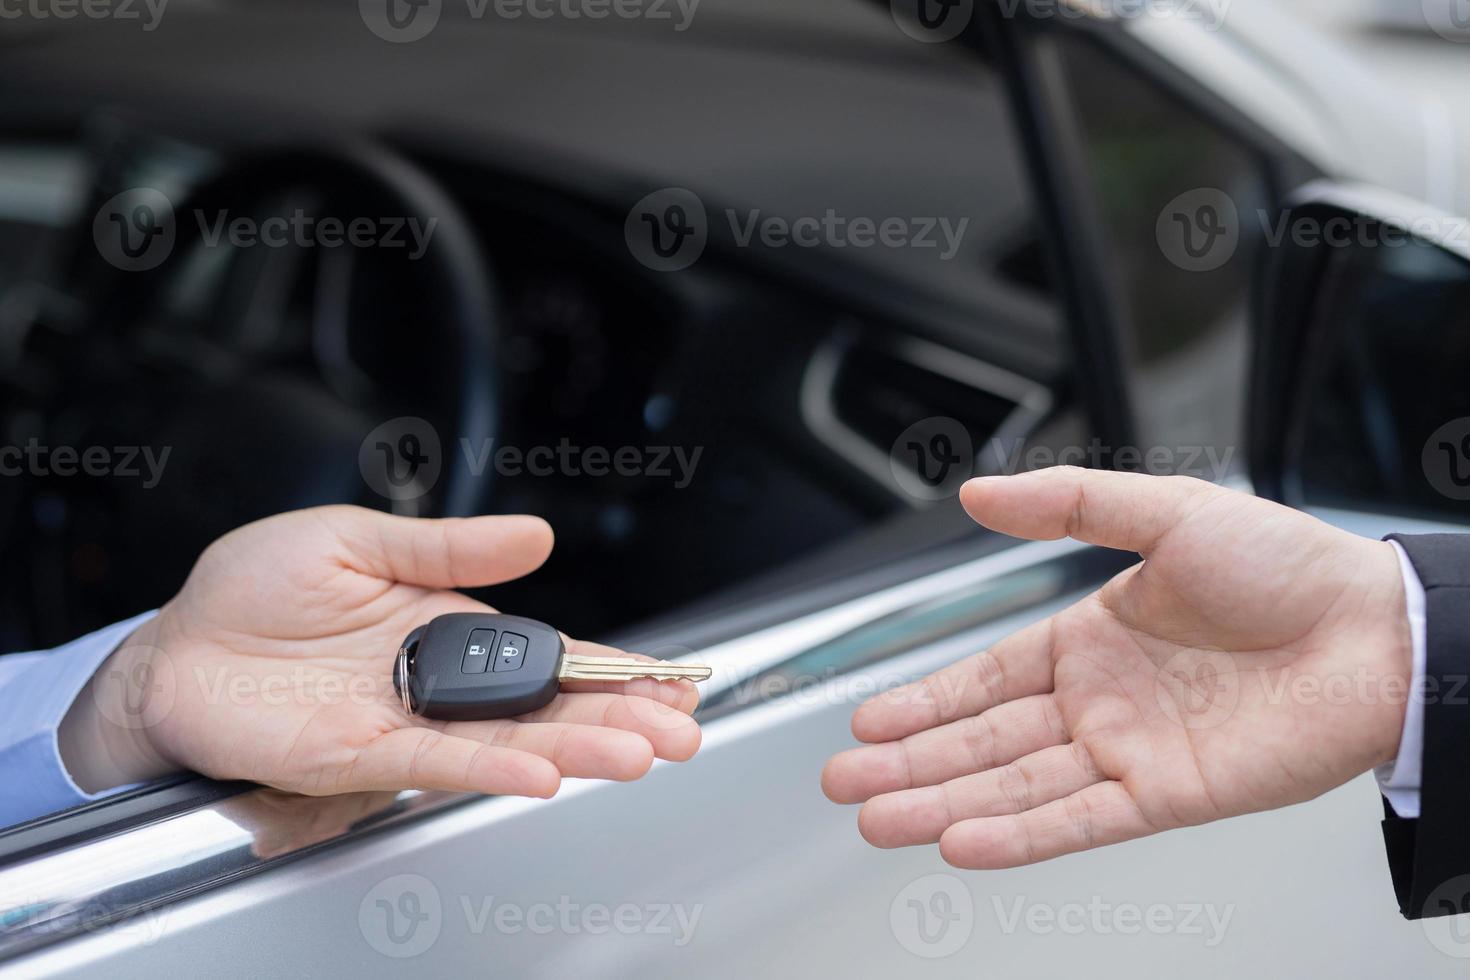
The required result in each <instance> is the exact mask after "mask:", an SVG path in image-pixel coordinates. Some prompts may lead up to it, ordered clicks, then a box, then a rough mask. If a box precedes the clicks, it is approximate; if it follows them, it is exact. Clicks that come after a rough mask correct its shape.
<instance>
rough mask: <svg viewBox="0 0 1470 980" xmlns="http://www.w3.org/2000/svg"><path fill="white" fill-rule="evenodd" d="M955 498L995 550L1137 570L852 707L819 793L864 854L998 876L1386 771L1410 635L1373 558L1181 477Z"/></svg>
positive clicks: (1382, 546)
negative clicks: (933, 856)
mask: <svg viewBox="0 0 1470 980" xmlns="http://www.w3.org/2000/svg"><path fill="white" fill-rule="evenodd" d="M962 500H963V502H964V504H965V507H966V509H967V510H968V511H969V512H970V514H971V516H973V517H974V518H975V519H976V520H977V521H979V522H980V523H982V524H984V525H986V526H987V527H990V528H993V529H995V530H998V531H1002V532H1005V533H1008V534H1013V535H1016V536H1018V537H1024V538H1033V539H1055V538H1060V537H1066V536H1070V537H1074V538H1077V539H1079V540H1082V541H1086V542H1089V543H1092V544H1098V545H1102V546H1105V547H1112V548H1120V549H1124V550H1129V551H1137V552H1139V553H1141V554H1142V555H1143V557H1144V559H1145V560H1144V561H1143V563H1142V564H1139V565H1136V566H1134V567H1132V568H1130V569H1128V570H1126V571H1124V572H1122V573H1121V574H1119V575H1118V576H1116V577H1115V578H1114V579H1113V580H1112V581H1110V582H1109V583H1108V584H1107V585H1105V586H1104V587H1103V588H1101V589H1099V590H1098V591H1097V592H1095V593H1093V594H1092V595H1089V596H1088V597H1086V598H1085V599H1083V600H1082V601H1081V602H1079V603H1077V604H1076V605H1074V606H1072V607H1070V608H1068V609H1066V610H1064V611H1062V612H1060V613H1058V614H1057V615H1055V616H1052V617H1051V618H1049V619H1047V620H1044V621H1042V622H1040V623H1037V624H1035V625H1033V626H1031V627H1029V628H1027V629H1025V630H1022V631H1021V632H1019V633H1017V634H1015V635H1013V636H1010V637H1008V638H1007V639H1005V640H1004V641H1002V642H1001V643H999V644H997V645H996V646H995V647H993V648H992V649H990V650H987V651H984V652H982V653H979V654H977V655H975V656H973V657H971V658H969V659H967V660H965V661H962V662H960V663H958V664H955V665H954V666H952V667H949V668H947V669H945V670H943V671H940V672H938V673H936V674H934V675H933V676H931V677H928V678H925V679H924V680H922V681H920V682H918V683H916V684H913V685H909V686H907V687H904V688H900V689H898V690H896V691H893V692H889V693H887V694H885V695H882V696H880V697H878V698H876V699H874V700H873V701H870V702H869V703H867V704H865V705H863V706H862V707H861V708H860V709H859V710H858V712H857V714H856V716H855V717H854V720H853V731H854V733H855V734H856V735H857V737H858V738H859V739H860V740H861V741H864V742H868V743H872V744H870V745H867V746H865V747H863V748H859V749H853V750H850V751H848V752H844V753H842V754H840V755H838V756H836V757H834V758H833V759H832V760H831V761H830V762H829V763H828V765H827V768H826V771H825V772H824V774H823V785H824V788H825V789H826V792H827V794H828V795H829V796H830V797H831V798H832V799H834V800H836V801H838V802H844V803H856V802H863V803H864V806H863V808H862V812H861V815H860V818H859V826H860V828H861V830H862V833H863V835H864V836H865V837H866V838H867V839H868V840H869V841H871V842H872V843H874V844H876V845H878V846H880V847H895V846H902V845H909V844H923V843H933V842H935V841H938V842H939V845H940V850H941V852H942V853H943V855H944V857H945V859H946V860H948V861H949V862H950V863H952V864H955V865H957V866H960V867H967V868H1000V867H1010V866H1014V865H1020V864H1027V863H1031V862H1034V861H1040V860H1045V859H1047V858H1051V857H1055V856H1058V855H1061V854H1066V853H1069V852H1072V851H1078V850H1083V849H1086V848H1090V847H1098V846H1102V845H1105V844H1111V843H1117V842H1120V841H1124V840H1129V839H1132V838H1136V837H1141V836H1144V835H1146V834H1151V833H1157V832H1159V831H1163V830H1168V829H1171V828H1176V827H1183V826H1189V825H1194V824H1200V823H1205V822H1207V821H1211V820H1216V819H1219V818H1222V817H1228V816H1232V815H1237V814H1242V813H1248V812H1253V811H1257V810H1265V809H1270V808H1273V807H1279V806H1284V805H1287V804H1290V803H1296V802H1300V801H1303V800H1307V799H1311V798H1313V797H1315V796H1317V795H1319V794H1321V793H1323V792H1326V791H1327V790H1329V789H1331V788H1333V787H1335V786H1338V785H1340V784H1342V783H1344V782H1346V781H1347V780H1349V779H1351V778H1352V777H1354V776H1356V775H1358V774H1359V773H1362V772H1364V771H1366V770H1368V769H1370V768H1372V767H1373V766H1374V765H1377V764H1379V763H1383V762H1386V761H1389V760H1391V759H1392V758H1393V757H1394V754H1395V751H1396V748H1397V745H1398V741H1399V735H1400V731H1401V728H1402V725H1403V717H1404V705H1405V702H1406V697H1407V685H1408V674H1409V660H1410V653H1409V647H1410V638H1409V628H1408V622H1407V618H1406V615H1405V598H1404V588H1403V581H1402V578H1401V575H1400V570H1399V564H1398V558H1397V556H1396V554H1395V553H1394V550H1393V547H1392V546H1391V545H1389V544H1386V543H1382V542H1373V541H1368V540H1365V539H1362V538H1358V537H1355V536H1353V535H1351V534H1347V533H1345V532H1342V531H1338V530H1336V529H1334V528H1331V527H1329V526H1328V525H1326V524H1323V523H1321V522H1320V521H1317V520H1315V519H1313V518H1311V517H1308V516H1306V515H1304V514H1301V513H1298V512H1296V511H1292V510H1290V509H1288V508H1285V507H1281V506H1278V505H1276V504H1273V503H1270V502H1267V501H1264V500H1259V499H1257V498H1254V497H1251V496H1248V495H1246V494H1242V493H1236V492H1233V491H1229V490H1225V489H1222V488H1219V487H1216V486H1213V485H1210V484H1207V483H1203V482H1200V481H1197V480H1189V479H1185V478H1181V477H1167V478H1160V477H1149V476H1142V475H1134V474H1121V473H1104V472H1089V471H1085V470H1079V469H1075V468H1070V467H1061V468H1057V469H1053V470H1045V471H1040V472H1036V473H1030V474H1025V475H1021V476H1016V477H1001V478H992V479H988V480H978V481H972V482H971V483H970V484H969V485H967V486H966V488H965V490H964V492H963V494H962ZM1323 746H1331V750H1330V751H1324V750H1323V748H1322V747H1323Z"/></svg>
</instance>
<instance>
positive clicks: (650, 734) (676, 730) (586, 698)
mask: <svg viewBox="0 0 1470 980" xmlns="http://www.w3.org/2000/svg"><path fill="white" fill-rule="evenodd" d="M520 721H523V722H565V723H568V724H573V725H597V726H601V727H603V728H615V729H620V730H622V731H625V732H633V733H635V734H637V735H641V736H642V737H643V738H644V739H646V740H647V741H648V743H649V744H650V745H652V746H653V751H654V754H655V755H657V756H658V757H659V758H660V759H669V760H671V761H673V762H683V761H684V760H686V759H689V758H691V757H693V755H694V753H695V752H697V751H699V742H700V733H699V725H698V724H697V723H695V721H694V719H693V718H690V717H689V716H688V715H686V714H685V713H684V712H682V711H680V710H678V709H676V708H671V707H669V706H668V705H665V704H660V703H659V702H657V701H650V700H649V699H648V698H638V697H628V696H625V695H621V694H600V693H588V694H568V693H565V692H563V693H562V694H559V695H557V698H556V700H555V701H553V702H551V703H550V704H548V705H547V706H546V707H544V708H540V709H538V710H536V711H533V712H531V713H530V714H526V715H522V716H521V717H520Z"/></svg>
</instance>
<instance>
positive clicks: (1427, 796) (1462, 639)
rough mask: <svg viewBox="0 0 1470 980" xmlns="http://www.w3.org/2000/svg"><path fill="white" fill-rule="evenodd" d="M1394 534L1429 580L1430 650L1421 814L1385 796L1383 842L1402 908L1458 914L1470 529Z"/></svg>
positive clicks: (1467, 875)
mask: <svg viewBox="0 0 1470 980" xmlns="http://www.w3.org/2000/svg"><path fill="white" fill-rule="evenodd" d="M1389 539H1390V540H1392V541H1397V542H1398V543H1399V546H1400V547H1402V548H1403V549H1404V552H1405V553H1406V554H1407V555H1408V556H1409V561H1410V563H1412V564H1413V566H1414V571H1415V572H1416V573H1417V574H1418V576H1419V581H1420V582H1421V583H1423V585H1424V598H1425V621H1426V624H1427V630H1426V636H1425V640H1426V654H1427V656H1426V658H1425V665H1424V687H1423V690H1422V696H1423V697H1424V699H1425V700H1424V764H1423V769H1422V773H1421V779H1420V788H1419V818H1418V819H1417V820H1405V819H1403V818H1401V817H1399V816H1397V815H1396V814H1395V813H1394V812H1393V810H1392V808H1391V807H1389V806H1388V805H1387V802H1386V801H1385V804H1384V814H1385V818H1384V821H1383V840H1384V843H1385V844H1386V845H1387V847H1388V865H1389V870H1390V871H1391V872H1392V874H1393V885H1394V891H1395V892H1396V893H1397V895H1398V900H1399V911H1401V912H1403V914H1404V915H1405V916H1407V917H1408V918H1411V919H1419V918H1426V917H1431V916H1438V915H1457V914H1460V913H1464V912H1470V764H1467V763H1470V683H1467V680H1470V534H1426V535H1398V534H1395V535H1391V536H1390V538H1389ZM1420 694H1421V692H1419V691H1415V692H1414V693H1413V695H1412V696H1416V697H1417V696H1420Z"/></svg>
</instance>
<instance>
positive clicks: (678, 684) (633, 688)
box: [562, 638, 699, 715]
mask: <svg viewBox="0 0 1470 980" xmlns="http://www.w3.org/2000/svg"><path fill="white" fill-rule="evenodd" d="M566 645H567V653H572V654H577V655H579V656H583V657H628V658H631V659H633V660H646V661H649V662H650V663H654V662H657V658H656V657H647V656H644V655H643V654H641V653H626V652H624V651H622V650H619V649H618V648H616V647H609V646H603V645H602V644H600V643H589V642H588V641H586V640H573V639H571V638H567V641H566ZM562 690H563V691H572V692H582V693H604V694H625V695H628V696H630V697H638V698H648V699H649V700H652V701H657V702H659V703H660V704H666V705H668V706H669V707H670V708H673V709H675V710H676V711H682V712H683V713H684V714H686V715H689V714H693V713H694V709H695V708H697V707H699V689H698V688H697V687H695V686H694V683H693V682H692V681H685V680H674V681H659V680H654V679H653V678H652V677H640V678H638V679H637V680H632V681H568V682H567V683H565V684H563V685H562Z"/></svg>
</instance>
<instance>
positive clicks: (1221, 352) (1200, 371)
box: [1057, 31, 1269, 479]
mask: <svg viewBox="0 0 1470 980" xmlns="http://www.w3.org/2000/svg"><path fill="white" fill-rule="evenodd" d="M1057 41H1058V43H1059V45H1060V55H1061V56H1060V57H1059V58H1058V61H1059V63H1060V64H1061V65H1062V66H1063V73H1064V78H1065V81H1066V90H1067V94H1068V97H1069V98H1070V100H1071V103H1072V106H1073V108H1074V118H1075V120H1076V126H1077V129H1078V131H1079V136H1080V140H1081V144H1082V149H1083V153H1084V156H1085V165H1086V173H1087V176H1088V178H1089V180H1090V183H1091V188H1090V190H1091V192H1092V194H1093V199H1094V200H1095V201H1096V202H1097V207H1098V211H1099V212H1100V217H1101V219H1102V223H1103V232H1104V243H1105V245H1106V253H1105V254H1104V255H1102V256H1101V261H1102V262H1103V263H1105V271H1106V272H1107V273H1108V275H1109V276H1110V278H1111V281H1112V283H1113V284H1114V286H1115V290H1116V293H1117V297H1118V299H1119V301H1120V302H1121V306H1122V309H1121V314H1122V317H1123V323H1124V327H1125V332H1124V335H1123V337H1122V338H1121V344H1120V347H1121V350H1120V352H1119V353H1120V355H1121V357H1122V361H1123V366H1124V372H1125V379H1124V380H1125V383H1126V385H1127V388H1128V392H1129V396H1130V398H1131V400H1132V407H1133V414H1134V431H1135V435H1136V438H1137V441H1138V443H1139V446H1138V447H1137V448H1138V449H1139V451H1140V455H1141V457H1142V460H1141V463H1142V465H1143V466H1144V467H1145V468H1148V469H1150V470H1152V471H1165V472H1179V471H1187V472H1189V473H1190V475H1194V476H1204V477H1207V478H1212V479H1222V478H1224V477H1225V476H1227V475H1229V473H1228V472H1218V471H1221V470H1228V471H1229V472H1235V471H1238V470H1242V469H1243V468H1244V466H1245V460H1244V458H1243V455H1242V453H1241V452H1240V441H1241V430H1242V424H1243V420H1244V394H1245V390H1246V367H1247V360H1248V351H1249V344H1248V331H1247V327H1248V315H1249V302H1250V285H1251V275H1252V273H1253V271H1254V269H1255V267H1256V262H1255V259H1256V257H1257V254H1258V252H1257V250H1258V248H1259V247H1260V243H1261V241H1262V240H1263V238H1264V236H1263V234H1262V230H1263V228H1264V227H1265V226H1266V223H1265V222H1264V221H1263V220H1262V217H1261V216H1264V215H1266V214H1267V213H1268V212H1267V210H1266V209H1267V205H1268V201H1269V197H1268V182H1267V169H1266V163H1265V160H1264V158H1263V156H1262V155H1261V154H1260V153H1259V152H1258V151H1257V150H1255V149H1254V148H1253V147H1251V146H1249V145H1248V144H1247V143H1245V142H1244V141H1243V140H1242V139H1240V138H1238V137H1237V136H1234V135H1232V134H1231V133H1229V132H1227V131H1226V130H1225V129H1223V128H1222V127H1220V126H1219V125H1217V124H1216V123H1215V122H1213V121H1212V120H1210V119H1208V118H1206V117H1205V116H1204V115H1203V114H1202V113H1201V112H1200V110H1198V109H1197V108H1195V107H1193V106H1190V105H1189V104H1187V103H1186V102H1184V101H1182V100H1180V99H1178V98H1176V97H1175V96H1174V95H1172V94H1171V93H1170V92H1169V91H1168V89H1166V88H1165V87H1164V86H1163V85H1161V84H1160V83H1159V82H1157V81H1155V80H1150V79H1148V78H1145V77H1144V76H1142V75H1141V74H1139V73H1137V72H1136V71H1134V70H1133V69H1131V68H1130V67H1129V66H1127V65H1126V64H1125V63H1123V62H1122V61H1121V60H1119V59H1118V58H1116V57H1113V56H1112V55H1110V54H1109V53H1108V52H1107V51H1105V50H1103V49H1102V48H1101V47H1099V46H1098V45H1097V43H1096V42H1095V41H1093V40H1092V39H1090V38H1088V37H1086V36H1082V35H1078V34H1076V33H1075V32H1070V31H1069V32H1059V33H1058V37H1057ZM1083 369H1084V370H1086V365H1083ZM1196 449H1199V450H1211V451H1213V454H1212V455H1206V454H1204V453H1199V454H1194V453H1193V452H1192V451H1193V450H1196ZM1150 450H1153V452H1150ZM1191 455H1195V462H1194V463H1193V464H1190V463H1189V462H1188V460H1189V457H1190V456H1191ZM1117 462H1118V464H1119V465H1123V466H1128V465H1129V464H1128V463H1127V461H1125V460H1117ZM1196 467H1201V468H1202V469H1203V470H1204V471H1197V470H1196Z"/></svg>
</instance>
